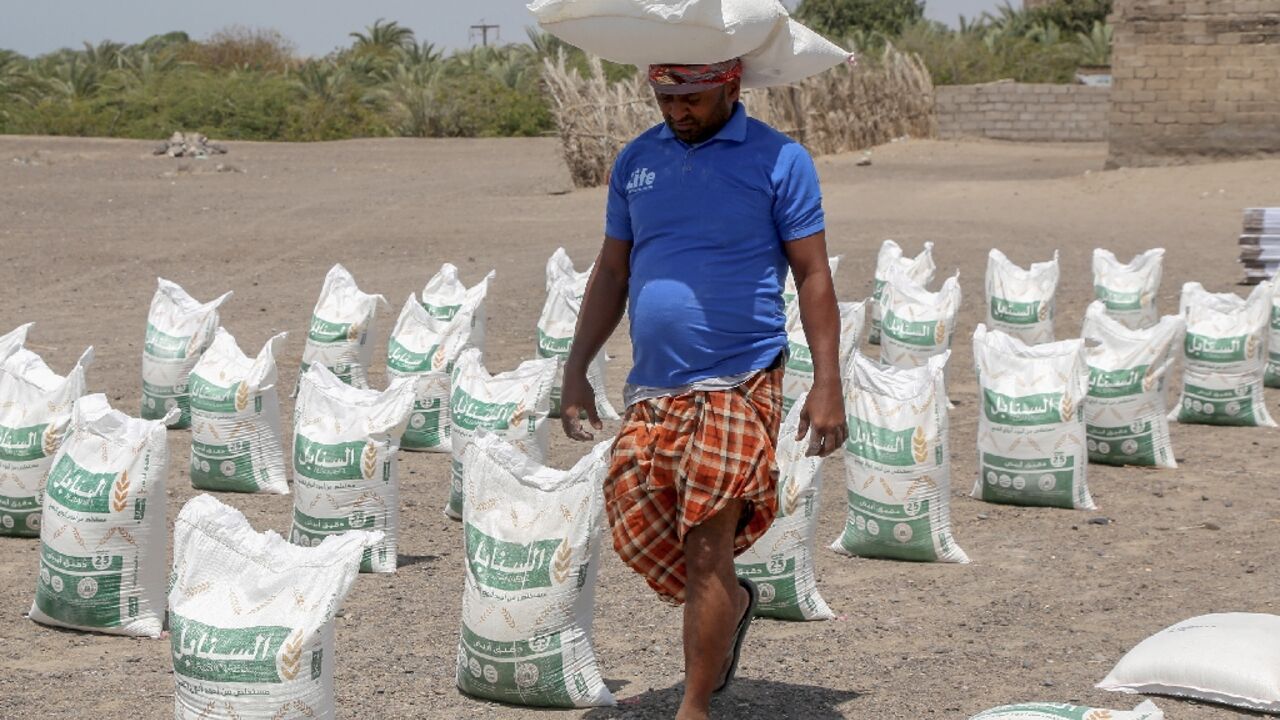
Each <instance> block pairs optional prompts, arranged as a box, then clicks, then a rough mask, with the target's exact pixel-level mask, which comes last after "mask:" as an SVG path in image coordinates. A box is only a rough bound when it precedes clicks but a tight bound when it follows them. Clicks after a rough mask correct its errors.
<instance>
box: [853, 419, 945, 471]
mask: <svg viewBox="0 0 1280 720" xmlns="http://www.w3.org/2000/svg"><path fill="white" fill-rule="evenodd" d="M917 435H918V436H919V439H918V438H917ZM846 447H847V449H848V451H849V452H850V453H852V454H854V455H856V456H858V457H861V458H866V459H867V460H871V461H873V462H878V463H881V464H883V465H894V466H898V467H910V466H912V465H919V464H921V463H924V462H926V461H927V460H928V459H929V458H928V456H927V455H924V456H923V457H922V456H921V454H920V453H923V452H925V451H924V450H923V448H925V447H927V441H926V440H925V439H924V428H922V427H918V428H907V429H906V430H889V429H888V428H882V427H879V426H878V425H873V424H872V423H870V422H867V421H865V420H861V419H859V418H855V417H850V418H849V439H848V441H846ZM918 450H919V452H918Z"/></svg>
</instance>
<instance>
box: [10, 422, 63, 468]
mask: <svg viewBox="0 0 1280 720" xmlns="http://www.w3.org/2000/svg"><path fill="white" fill-rule="evenodd" d="M54 429H55V428H53V427H51V426H49V425H32V426H30V427H20V428H11V427H5V426H3V425H0V462H11V463H21V462H31V461H32V460H39V459H41V458H43V457H47V456H48V455H52V454H53V453H51V452H49V450H54V451H56V449H57V443H56V440H57V437H56V435H54V434H49V433H50V431H52V430H54Z"/></svg>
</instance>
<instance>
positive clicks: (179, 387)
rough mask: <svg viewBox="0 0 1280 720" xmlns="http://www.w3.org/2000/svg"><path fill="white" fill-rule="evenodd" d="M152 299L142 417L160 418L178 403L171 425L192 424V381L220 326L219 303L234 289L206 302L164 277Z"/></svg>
mask: <svg viewBox="0 0 1280 720" xmlns="http://www.w3.org/2000/svg"><path fill="white" fill-rule="evenodd" d="M157 282H158V284H159V288H158V289H157V290H156V294H155V295H154V296H153V297H152V298H151V309H150V310H149V311H148V312H147V335H146V339H145V341H144V342H143V344H142V415H141V417H142V419H143V420H158V419H160V418H162V417H166V416H167V415H168V414H169V411H170V410H172V409H174V408H178V409H179V410H180V411H181V412H180V414H178V415H175V416H173V418H174V419H173V420H172V421H171V423H170V425H169V427H175V428H185V427H190V425H191V404H190V398H189V396H188V394H187V381H188V379H189V376H190V375H191V368H193V367H195V366H196V363H197V362H199V361H200V355H201V354H202V353H204V351H205V348H207V347H209V343H211V342H213V333H214V331H215V330H217V329H218V306H220V305H222V303H223V302H225V301H226V300H227V298H229V297H231V293H230V292H228V293H224V294H223V295H222V296H221V297H219V298H217V299H216V300H212V301H210V302H207V303H201V302H200V301H198V300H196V299H195V298H193V297H191V296H190V295H188V294H187V291H186V290H183V289H182V288H180V287H178V285H177V284H175V283H171V282H169V281H168V280H165V279H164V278H158V279H157Z"/></svg>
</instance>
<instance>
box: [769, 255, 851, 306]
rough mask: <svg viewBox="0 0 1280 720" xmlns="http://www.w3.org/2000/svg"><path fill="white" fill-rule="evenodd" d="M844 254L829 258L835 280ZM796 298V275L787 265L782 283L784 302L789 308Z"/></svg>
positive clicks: (828, 266) (829, 266)
mask: <svg viewBox="0 0 1280 720" xmlns="http://www.w3.org/2000/svg"><path fill="white" fill-rule="evenodd" d="M843 257H844V256H843V255H832V256H830V257H828V258H827V268H828V269H829V270H830V271H831V277H832V279H833V280H834V279H835V276H836V271H837V270H839V269H840V259H841V258H843ZM795 300H796V276H795V275H794V274H793V273H792V272H791V267H790V266H788V267H787V279H786V280H785V281H784V282H783V284H782V303H783V305H784V306H786V307H787V308H790V306H791V304H792V303H794V302H795Z"/></svg>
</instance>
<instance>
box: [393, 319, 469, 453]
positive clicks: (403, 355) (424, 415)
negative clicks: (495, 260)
mask: <svg viewBox="0 0 1280 720" xmlns="http://www.w3.org/2000/svg"><path fill="white" fill-rule="evenodd" d="M482 300H483V298H482V297H476V296H473V297H471V298H469V299H464V301H463V304H462V305H460V306H458V309H457V311H456V312H455V313H453V315H452V316H451V317H450V318H449V319H447V320H446V319H441V318H437V317H434V316H432V314H431V312H430V311H429V310H428V309H427V308H425V307H423V305H422V304H421V303H419V302H418V301H417V299H416V298H415V297H413V296H412V295H410V296H409V299H408V300H407V301H406V302H405V304H404V309H403V310H401V311H400V317H399V319H397V320H396V325H395V327H394V328H392V330H391V338H390V339H389V340H388V341H387V377H388V378H390V379H392V380H394V379H397V378H403V377H413V378H417V379H418V394H417V399H416V400H414V403H413V412H412V413H411V414H410V415H409V424H408V426H407V427H406V428H405V430H404V435H403V436H402V437H401V438H400V447H401V448H402V449H404V450H422V451H427V452H449V451H450V450H451V449H452V444H451V443H450V442H449V432H450V427H451V423H450V421H449V373H451V372H453V364H454V363H455V362H457V360H458V356H459V355H461V354H462V351H463V350H466V349H467V348H469V347H475V346H476V345H475V328H476V327H477V326H476V324H475V323H473V322H472V318H473V317H474V316H475V311H476V310H477V308H478V307H479V306H480V305H481V304H482V303H481V302H478V301H482Z"/></svg>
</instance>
